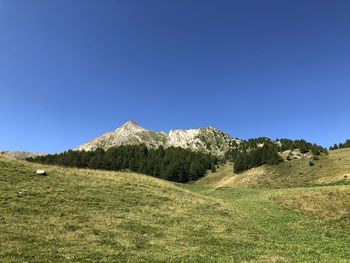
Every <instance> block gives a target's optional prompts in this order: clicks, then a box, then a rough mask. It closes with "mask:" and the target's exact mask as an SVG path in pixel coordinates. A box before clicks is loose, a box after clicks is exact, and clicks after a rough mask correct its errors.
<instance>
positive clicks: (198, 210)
mask: <svg viewBox="0 0 350 263" xmlns="http://www.w3.org/2000/svg"><path fill="white" fill-rule="evenodd" d="M37 168H44V169H46V170H47V171H48V176H47V177H40V176H36V175H35V170H36V169H37ZM0 200H1V201H0V262H26V261H27V262H43V261H49V262H52V261H59V262H62V261H65V262H78V261H84V262H117V261H118V262H150V261H152V262H175V261H191V262H205V261H214V260H218V259H222V260H224V261H225V260H226V261H229V260H230V259H232V258H233V259H234V260H235V261H244V260H250V259H254V258H255V257H256V254H252V253H251V250H252V249H253V248H254V244H255V241H254V238H255V234H254V231H253V230H251V229H250V227H248V226H246V225H245V224H244V222H246V220H247V219H246V218H245V217H244V216H243V215H242V214H241V213H240V212H239V211H238V210H237V209H235V208H234V207H233V206H231V205H227V204H225V203H224V202H222V201H221V200H216V199H213V198H208V197H204V196H202V195H198V194H196V193H192V192H189V191H187V190H183V189H181V188H178V187H176V186H174V185H173V184H170V183H168V182H165V181H161V180H157V179H154V178H152V177H148V176H143V175H137V174H132V173H115V172H100V171H89V170H78V169H65V168H58V167H54V166H51V167H45V166H41V165H36V164H31V163H26V162H20V161H12V160H8V159H1V158H0ZM228 248H234V250H231V249H228Z"/></svg>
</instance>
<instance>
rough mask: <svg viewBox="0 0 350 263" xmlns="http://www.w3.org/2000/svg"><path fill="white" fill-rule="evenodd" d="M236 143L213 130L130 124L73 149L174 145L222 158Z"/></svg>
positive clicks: (225, 135) (218, 131)
mask: <svg viewBox="0 0 350 263" xmlns="http://www.w3.org/2000/svg"><path fill="white" fill-rule="evenodd" d="M239 141H240V140H238V139H235V138H232V137H231V136H229V135H228V134H225V133H224V132H222V131H220V130H218V129H215V128H213V127H208V128H200V129H190V130H172V131H170V132H169V133H168V134H167V133H164V132H153V131H150V130H147V129H144V128H142V127H140V126H139V125H137V124H136V123H135V122H133V121H129V122H126V123H125V124H123V125H122V126H121V127H119V128H118V129H116V130H115V131H111V132H107V133H105V134H103V135H101V136H99V137H97V138H95V139H93V140H91V141H89V142H87V143H84V144H82V145H80V146H78V147H77V148H76V150H80V151H81V150H84V151H93V150H96V149H97V148H102V149H104V150H107V149H109V148H112V147H117V146H121V145H137V144H145V145H146V146H147V147H149V148H158V147H159V146H163V147H165V148H168V147H171V146H173V147H181V148H184V149H190V150H194V151H201V152H205V153H211V154H214V155H218V156H223V155H224V154H225V153H226V152H227V151H228V150H229V149H230V148H232V147H233V146H234V145H236V144H237V143H239Z"/></svg>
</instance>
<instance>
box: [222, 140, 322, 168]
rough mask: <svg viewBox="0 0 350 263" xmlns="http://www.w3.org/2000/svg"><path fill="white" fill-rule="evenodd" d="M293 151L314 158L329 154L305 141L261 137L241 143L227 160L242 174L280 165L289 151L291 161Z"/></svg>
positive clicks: (232, 150) (228, 153)
mask: <svg viewBox="0 0 350 263" xmlns="http://www.w3.org/2000/svg"><path fill="white" fill-rule="evenodd" d="M293 150H298V151H299V152H300V153H301V154H307V153H309V154H310V155H311V156H313V157H314V158H317V156H318V155H320V154H321V153H327V150H326V149H324V148H323V147H321V146H319V145H316V144H312V143H309V142H306V141H305V140H289V139H280V140H278V139H277V140H275V141H272V140H271V139H269V138H266V137H261V138H256V139H249V140H247V141H241V143H240V144H239V145H238V147H236V148H233V149H231V150H230V151H229V152H227V153H226V156H225V159H226V160H229V161H233V162H234V163H235V165H234V172H235V173H240V172H242V171H245V170H248V169H250V168H253V167H257V166H260V165H263V164H271V165H272V164H278V163H280V162H282V161H283V158H282V157H281V153H282V152H286V151H288V155H287V157H286V160H290V159H291V156H292V154H293V153H292V151H293Z"/></svg>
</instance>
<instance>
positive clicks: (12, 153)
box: [0, 151, 46, 160]
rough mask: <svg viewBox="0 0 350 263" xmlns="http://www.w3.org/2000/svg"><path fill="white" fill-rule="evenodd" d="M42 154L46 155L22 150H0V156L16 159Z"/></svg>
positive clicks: (40, 154)
mask: <svg viewBox="0 0 350 263" xmlns="http://www.w3.org/2000/svg"><path fill="white" fill-rule="evenodd" d="M42 155H46V154H44V153H32V152H23V151H0V156H4V157H8V158H12V159H17V160H24V159H26V158H30V157H36V156H42Z"/></svg>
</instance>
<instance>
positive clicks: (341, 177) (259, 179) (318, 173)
mask: <svg viewBox="0 0 350 263" xmlns="http://www.w3.org/2000/svg"><path fill="white" fill-rule="evenodd" d="M312 162H313V163H314V166H310V165H309V160H308V159H302V160H294V161H289V162H283V163H280V164H278V165H264V166H261V167H257V168H253V169H251V170H249V171H246V172H243V173H241V174H238V175H237V174H233V173H232V174H231V175H227V176H225V177H222V178H221V180H220V181H218V182H217V184H216V186H217V187H238V188H242V187H255V188H257V187H260V188H262V187H263V188H287V187H305V186H316V185H332V184H348V183H349V182H350V149H349V148H348V149H341V150H335V151H330V153H329V155H328V156H322V157H320V160H317V161H312Z"/></svg>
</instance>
